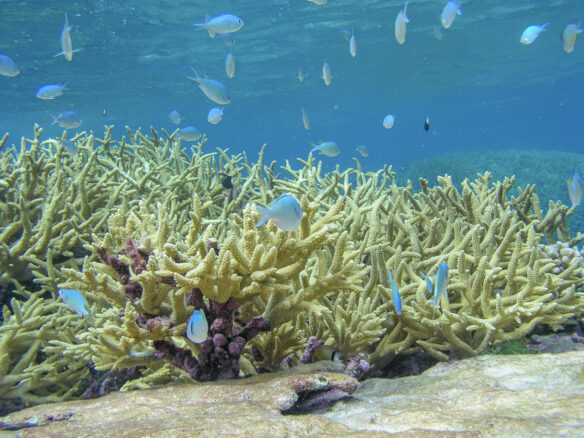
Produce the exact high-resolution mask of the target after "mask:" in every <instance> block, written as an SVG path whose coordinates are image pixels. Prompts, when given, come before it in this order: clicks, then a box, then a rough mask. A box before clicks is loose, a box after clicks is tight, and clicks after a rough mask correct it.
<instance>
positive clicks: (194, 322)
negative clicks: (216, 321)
mask: <svg viewBox="0 0 584 438" xmlns="http://www.w3.org/2000/svg"><path fill="white" fill-rule="evenodd" d="M208 333H209V324H208V323H207V318H206V317H205V312H203V311H202V310H195V311H194V312H193V314H192V315H191V317H190V318H189V322H188V323H187V331H186V333H185V334H186V335H187V338H189V339H190V340H191V341H193V342H194V343H195V344H199V343H201V342H203V341H204V340H205V339H207V334H208Z"/></svg>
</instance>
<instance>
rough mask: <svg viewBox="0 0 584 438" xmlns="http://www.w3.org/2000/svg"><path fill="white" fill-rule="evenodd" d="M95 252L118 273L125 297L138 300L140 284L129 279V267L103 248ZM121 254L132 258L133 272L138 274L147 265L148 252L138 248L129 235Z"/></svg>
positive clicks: (140, 290)
mask: <svg viewBox="0 0 584 438" xmlns="http://www.w3.org/2000/svg"><path fill="white" fill-rule="evenodd" d="M97 254H98V255H99V258H101V260H102V261H103V262H104V263H105V264H106V265H108V266H110V267H111V268H112V269H114V270H115V271H116V272H117V273H118V274H119V276H120V277H119V279H118V281H119V282H120V283H121V284H123V285H124V292H125V293H126V297H127V298H128V299H129V300H130V301H132V302H136V301H137V300H139V299H140V298H141V297H142V285H141V284H140V283H138V282H137V281H130V276H131V273H130V267H129V266H128V265H126V264H125V263H123V262H121V261H120V259H118V257H116V256H113V255H111V254H108V253H107V250H106V249H105V248H98V249H97ZM121 254H122V255H125V256H128V257H129V258H130V259H131V260H132V264H131V267H132V272H134V274H140V273H141V272H143V271H144V270H145V269H146V267H147V266H148V253H147V252H146V251H145V250H143V249H142V248H138V247H137V246H136V245H135V244H134V242H133V241H132V239H131V238H129V237H128V238H127V240H126V248H125V249H123V250H122V251H121Z"/></svg>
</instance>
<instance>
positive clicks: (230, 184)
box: [221, 175, 233, 189]
mask: <svg viewBox="0 0 584 438" xmlns="http://www.w3.org/2000/svg"><path fill="white" fill-rule="evenodd" d="M221 185H222V186H223V187H225V188H226V189H232V188H233V181H232V180H231V176H230V175H226V176H225V178H223V179H222V180H221Z"/></svg>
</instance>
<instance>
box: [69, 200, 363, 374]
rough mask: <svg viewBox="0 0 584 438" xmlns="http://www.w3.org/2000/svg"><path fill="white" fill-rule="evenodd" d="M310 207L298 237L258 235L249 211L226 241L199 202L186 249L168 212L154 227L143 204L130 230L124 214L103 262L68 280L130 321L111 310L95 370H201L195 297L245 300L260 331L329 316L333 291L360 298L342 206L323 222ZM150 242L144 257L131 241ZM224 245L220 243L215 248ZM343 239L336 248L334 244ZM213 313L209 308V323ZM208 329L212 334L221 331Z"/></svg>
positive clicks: (102, 246) (99, 335) (96, 343)
mask: <svg viewBox="0 0 584 438" xmlns="http://www.w3.org/2000/svg"><path fill="white" fill-rule="evenodd" d="M303 204H304V211H305V213H306V214H305V215H304V217H303V219H302V222H301V224H300V227H299V230H298V231H297V232H294V233H288V232H282V231H279V230H277V228H276V227H275V226H274V225H272V224H268V225H266V226H264V227H261V228H258V227H256V226H255V223H256V222H257V221H258V219H259V215H258V213H257V212H256V211H255V209H253V208H252V207H251V206H249V205H248V206H246V208H245V209H244V210H243V212H242V217H241V216H239V215H234V216H233V219H232V220H233V225H232V226H231V227H230V228H229V231H227V232H226V233H224V232H222V231H217V230H221V229H222V226H217V225H216V224H215V221H213V220H208V221H205V220H204V215H205V213H206V212H207V210H208V208H209V203H205V204H204V205H201V202H200V199H199V198H198V196H197V195H195V196H194V198H193V206H192V210H191V213H190V217H191V224H190V227H189V232H188V235H187V236H186V238H185V239H184V241H181V240H179V236H178V235H175V236H171V234H172V233H171V232H170V229H169V223H172V222H173V221H172V220H171V219H169V218H168V214H167V213H166V208H165V206H163V205H162V204H159V205H158V214H157V218H156V219H154V217H153V216H152V215H150V214H149V213H148V210H147V208H146V205H145V204H142V207H141V210H140V211H141V214H140V216H138V215H134V214H130V215H129V216H128V219H127V220H126V221H124V219H123V216H122V215H121V214H117V215H114V216H112V217H111V218H110V221H109V231H110V232H109V233H108V234H107V235H106V236H105V238H104V239H103V241H102V242H101V243H97V244H94V245H92V246H91V250H92V252H93V253H94V254H95V255H96V256H98V257H99V259H100V260H101V261H100V262H97V261H94V262H91V261H90V259H86V262H85V264H84V266H83V270H82V272H78V271H76V270H73V269H66V270H64V273H65V274H66V275H67V276H68V277H69V280H68V281H67V282H66V283H65V284H63V285H61V287H63V288H74V289H78V290H81V291H82V292H85V293H86V294H88V295H93V294H96V295H97V296H96V298H99V297H103V298H105V299H106V300H107V301H108V302H109V303H110V304H111V305H112V306H113V307H114V308H116V309H117V311H116V313H119V314H123V316H121V317H118V320H117V321H116V320H115V316H114V314H115V313H112V312H111V311H109V310H108V311H106V312H107V315H108V316H109V317H112V318H113V319H112V320H110V319H108V321H107V322H106V323H105V325H104V327H102V328H95V329H91V330H90V332H91V333H92V337H91V339H88V344H90V349H91V351H92V353H93V356H92V360H93V362H94V363H95V366H96V367H97V369H108V368H110V367H111V368H115V369H120V368H125V367H131V366H137V365H145V366H160V364H157V363H156V362H157V360H156V358H157V357H158V358H160V357H164V358H165V359H167V358H168V355H169V354H170V353H169V351H171V352H174V353H175V354H180V355H181V357H183V359H181V362H182V363H183V364H184V363H185V361H190V362H193V359H188V357H189V354H188V351H190V354H191V355H192V357H193V358H195V359H196V360H198V361H199V362H200V360H201V354H203V353H204V351H205V350H204V348H205V346H203V347H202V348H199V347H198V346H197V345H195V344H193V343H192V342H190V341H188V340H187V339H186V338H185V337H184V333H185V330H186V325H187V321H188V318H189V316H190V315H191V313H192V311H193V306H192V304H189V302H190V300H189V298H188V297H189V296H190V295H191V294H192V293H193V291H200V292H202V294H203V295H204V296H205V297H206V299H207V300H208V302H209V303H210V304H208V305H206V304H203V302H202V301H201V300H200V299H199V300H198V304H197V305H196V306H195V307H196V308H198V309H200V308H202V307H203V306H205V307H207V306H211V305H213V306H219V305H220V303H225V302H229V300H233V299H235V300H237V305H236V307H239V306H240V305H241V310H240V315H239V317H238V319H240V320H242V321H252V320H253V319H254V317H259V318H260V321H261V324H260V325H258V324H259V323H256V325H255V326H254V327H256V328H257V329H260V330H266V329H269V328H271V327H276V326H279V325H282V324H285V323H287V322H289V321H292V320H294V319H295V318H296V316H297V315H298V314H299V313H300V312H308V313H317V314H321V313H323V312H329V310H328V309H327V308H326V307H325V306H324V305H321V304H319V303H318V301H319V299H320V298H322V297H324V296H325V295H326V294H328V293H330V292H331V291H335V290H347V291H352V292H354V293H358V290H359V289H358V285H359V284H360V283H361V281H362V279H363V277H364V275H365V274H366V270H365V267H364V265H362V264H359V263H357V262H356V261H355V259H356V258H357V252H356V251H355V250H354V249H352V248H351V245H350V244H349V242H348V240H347V236H348V235H347V233H340V232H339V231H338V230H337V229H336V227H335V226H334V223H335V221H337V220H338V217H339V212H340V211H341V210H342V206H343V198H342V197H341V198H339V199H338V200H337V203H336V204H335V206H333V208H331V209H330V210H328V211H325V212H322V213H319V214H317V210H318V205H312V204H308V203H307V202H306V201H303ZM144 232H147V233H148V234H147V235H148V243H147V244H146V246H138V247H137V246H136V245H134V244H133V242H132V239H136V236H140V235H143V233H144ZM221 235H223V236H224V237H223V239H222V240H219V241H217V240H215V239H214V237H215V236H221ZM212 238H213V239H212ZM335 238H338V241H337V242H333V241H334V240H335ZM209 242H214V243H215V245H212V246H210V245H209ZM142 244H143V242H141V243H140V245H142ZM324 248H327V250H328V252H329V254H330V257H329V258H328V259H327V258H325V257H322V258H321V259H319V258H315V257H314V254H313V253H314V252H315V251H318V250H319V249H324ZM309 264H310V266H308V265H309ZM213 303H216V304H213ZM209 312H210V307H207V310H206V312H205V313H206V314H207V317H209ZM104 316H105V314H104ZM226 319H230V318H226ZM210 322H211V332H213V325H214V323H213V321H210ZM246 327H247V326H245V327H244V325H242V324H240V328H237V329H234V330H237V331H241V332H242V333H244V332H245V330H246ZM221 334H222V335H224V336H226V337H227V339H229V337H230V335H226V334H225V333H221ZM215 336H216V335H215ZM236 336H237V335H236ZM238 336H243V335H238ZM252 337H253V336H252ZM249 339H251V337H249V338H247V340H249ZM163 347H164V348H163ZM241 347H243V345H242V346H241ZM233 348H235V347H233ZM161 349H163V350H164V351H161ZM169 349H170V350H169ZM179 349H180V350H179ZM241 350H242V348H239V349H238V352H237V355H236V357H237V359H239V357H240V355H241V353H242V351H241ZM171 360H174V359H172V358H171ZM174 361H175V362H176V360H174ZM193 363H194V362H193ZM192 367H193V365H188V368H189V373H190V374H191V377H194V378H200V376H201V373H200V372H199V371H198V368H197V370H194V371H192V372H191V371H190V370H191V369H192ZM183 369H184V368H183ZM203 375H207V372H204V373H203ZM211 375H212V373H211Z"/></svg>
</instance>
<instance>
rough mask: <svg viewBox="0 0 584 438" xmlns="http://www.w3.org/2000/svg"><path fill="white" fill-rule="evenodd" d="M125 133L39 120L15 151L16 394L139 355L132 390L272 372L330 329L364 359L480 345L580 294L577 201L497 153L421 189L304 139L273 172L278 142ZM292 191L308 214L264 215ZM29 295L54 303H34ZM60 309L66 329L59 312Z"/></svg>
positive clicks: (324, 340) (70, 390)
mask: <svg viewBox="0 0 584 438" xmlns="http://www.w3.org/2000/svg"><path fill="white" fill-rule="evenodd" d="M110 132H111V130H110V129H109V128H108V129H106V135H105V138H104V139H102V140H100V139H97V138H95V137H94V136H93V134H91V135H87V134H80V136H78V137H77V138H76V139H75V142H76V144H77V152H76V153H75V154H72V155H71V154H69V153H68V152H65V151H64V150H63V149H62V145H61V142H59V141H57V140H47V141H41V140H40V130H38V129H37V130H36V131H35V138H34V139H33V140H31V141H26V140H23V142H22V144H21V148H20V152H18V153H17V149H9V150H8V151H7V152H5V153H4V154H3V155H2V157H1V160H2V161H1V165H2V168H1V170H0V207H1V209H0V246H1V247H2V250H0V265H2V266H5V268H4V270H3V271H2V275H3V285H4V286H3V287H5V288H6V289H9V290H10V291H11V292H12V293H14V294H16V295H18V296H19V297H22V298H24V299H25V301H24V304H22V305H21V304H19V303H20V302H19V301H17V300H12V301H11V303H10V307H8V306H6V307H5V308H4V312H3V314H4V318H5V322H4V324H3V325H2V326H0V330H1V331H0V334H2V338H1V340H0V347H1V348H2V350H0V354H1V355H2V356H1V357H2V362H1V364H2V367H3V368H2V370H3V371H4V372H5V374H4V376H5V377H4V380H5V382H6V383H5V384H4V385H3V386H0V396H1V397H5V396H6V394H8V395H9V396H17V397H23V398H26V397H28V398H26V400H30V402H35V401H41V400H42V397H43V396H46V397H47V399H49V400H51V398H50V397H51V396H54V397H55V398H61V399H64V398H69V397H74V396H75V397H76V396H79V393H80V392H82V391H81V390H82V389H83V387H82V386H79V385H77V383H76V382H78V381H79V380H80V379H89V378H90V377H91V370H90V369H89V368H88V367H86V366H85V367H83V366H82V365H81V364H87V363H92V364H93V365H94V367H95V369H96V370H99V371H102V372H106V373H107V372H113V371H119V372H122V371H123V370H125V369H132V370H135V371H137V372H139V373H140V376H139V377H137V378H135V379H133V380H129V381H127V382H126V383H124V384H123V386H122V390H129V389H137V388H146V387H151V386H153V385H159V384H165V383H169V382H173V381H192V380H193V379H194V380H202V381H207V380H215V379H225V378H233V377H237V376H240V375H250V374H256V373H260V372H265V371H277V370H281V369H283V368H286V367H289V366H291V365H294V364H296V363H304V362H307V361H310V360H311V359H313V356H314V353H315V351H316V350H317V349H318V348H319V347H327V348H329V349H332V350H333V351H336V352H338V353H339V357H340V358H342V359H341V360H342V361H344V366H345V369H346V370H347V372H350V373H352V374H353V375H355V376H358V377H359V376H362V375H363V373H364V372H366V371H367V370H368V368H369V365H368V364H371V366H372V367H373V369H381V368H384V367H386V366H387V365H388V364H389V363H391V361H392V360H394V358H395V357H396V355H399V354H401V355H411V354H424V355H425V354H429V355H431V356H432V357H433V358H434V359H437V360H446V359H448V358H449V357H452V356H455V357H465V356H473V355H477V354H479V353H481V352H482V351H483V350H484V349H485V348H487V347H488V346H490V345H493V344H497V343H500V342H504V341H508V340H514V339H521V338H524V337H525V336H526V335H528V334H529V333H530V332H531V331H532V330H533V329H534V328H535V327H537V326H540V325H547V326H550V327H551V328H552V329H557V328H559V327H561V326H562V324H564V323H565V322H566V321H568V320H569V319H570V318H573V317H574V316H576V317H579V316H580V315H581V314H582V313H583V311H584V300H583V294H582V293H581V292H579V291H577V290H576V288H577V286H579V285H581V284H582V282H583V277H584V265H583V264H582V262H581V257H580V254H579V251H578V250H577V248H576V247H575V245H576V244H577V243H579V242H580V241H582V240H584V235H582V234H580V233H578V234H577V235H576V236H574V237H572V236H571V235H570V232H569V229H568V225H567V223H568V218H569V217H570V215H571V214H572V213H573V212H574V208H568V207H567V206H565V205H563V204H562V203H561V202H550V203H548V205H547V210H545V211H544V210H543V209H542V208H541V206H540V203H539V198H538V197H537V195H536V193H535V187H534V186H529V185H528V186H526V187H524V188H518V189H515V188H514V184H515V179H514V178H513V177H511V178H505V179H503V180H501V181H495V182H493V181H492V175H491V174H490V173H488V172H486V173H484V174H479V175H478V178H477V179H476V180H474V181H470V180H468V179H467V180H464V181H463V182H462V185H461V187H462V188H461V189H458V188H457V186H455V184H454V183H453V182H452V179H451V178H450V177H448V176H443V177H439V178H438V183H439V184H438V185H437V186H435V187H430V185H429V183H428V181H427V180H425V179H420V180H419V181H420V185H421V190H420V191H419V192H415V191H414V189H413V186H412V184H411V183H410V182H408V183H407V184H406V185H405V186H398V185H397V184H396V182H395V174H394V172H393V171H392V169H391V167H388V166H386V167H385V168H383V169H380V170H378V171H376V172H364V171H363V170H362V169H361V167H360V164H359V162H358V161H355V165H356V166H355V168H354V169H344V170H341V169H340V168H338V167H337V168H336V169H335V170H334V171H332V172H329V173H324V172H323V170H322V163H321V162H320V161H318V162H317V161H316V160H315V159H314V157H313V156H312V155H309V157H308V159H307V160H299V163H300V168H299V169H294V168H292V166H291V164H290V163H286V164H285V165H284V166H282V167H281V168H280V170H279V171H278V170H276V163H274V162H272V163H270V165H264V163H263V154H264V148H262V149H261V151H260V153H259V157H258V160H257V161H256V162H254V163H251V162H249V161H248V159H247V156H246V155H245V154H239V155H236V156H228V155H227V153H226V151H223V150H220V149H219V150H218V151H217V152H216V153H203V151H202V149H203V145H204V139H203V141H202V142H201V143H200V144H198V145H196V146H194V147H193V148H192V149H191V150H190V151H185V150H182V149H181V144H180V141H179V140H177V139H175V134H174V133H173V134H168V133H166V132H164V131H163V133H164V139H161V138H159V136H158V133H157V132H156V131H154V130H152V136H151V137H148V136H145V135H143V134H142V133H141V132H140V131H137V132H135V133H134V132H132V131H130V130H129V129H128V136H127V138H126V137H124V138H123V139H122V140H121V141H120V142H115V141H113V140H112V139H111V137H110ZM63 138H64V137H63ZM27 144H29V145H30V147H27ZM29 174H30V175H29ZM31 175H32V176H34V178H32V179H33V180H34V181H36V182H35V183H34V184H36V185H32V183H30V182H29V181H30V178H31ZM226 176H230V177H231V184H230V185H229V188H226V187H225V186H224V185H223V184H222V182H223V181H224V180H225V178H226ZM49 185H50V186H49ZM48 186H49V187H52V188H54V189H51V190H47V187H48ZM20 187H29V188H27V189H26V190H22V191H19V188H20ZM51 193H52V194H51ZM283 193H289V194H291V195H292V196H294V197H295V198H297V199H298V200H299V201H300V204H301V207H302V209H303V211H304V214H303V217H302V220H301V222H300V226H299V227H298V229H297V230H296V231H293V232H285V231H281V230H279V229H278V228H277V227H276V226H275V225H273V224H272V223H271V222H268V223H266V224H265V225H263V226H261V227H256V223H257V221H258V220H259V216H260V215H259V213H258V212H257V210H256V209H255V208H254V206H253V205H254V204H257V205H267V204H269V202H271V201H273V200H274V199H277V198H278V197H279V196H280V195H281V194H283ZM512 193H513V194H512ZM30 212H32V213H30ZM558 241H560V242H562V243H559V242H558ZM441 263H448V265H449V267H450V278H449V282H448V284H447V299H443V300H442V301H441V303H439V304H437V305H436V306H434V305H433V304H432V300H431V299H432V296H431V295H432V294H431V292H429V291H428V289H427V284H426V280H425V275H428V278H430V279H432V280H433V279H434V278H435V276H436V272H437V269H438V266H439V265H440V264H441ZM388 269H389V270H391V272H392V274H393V279H394V281H395V283H396V285H397V287H398V289H399V293H400V295H401V301H402V312H401V314H397V313H396V311H395V308H394V304H393V301H392V292H391V286H390V284H389V282H388V273H387V272H388ZM58 288H66V289H75V290H78V291H80V292H81V293H82V294H83V295H84V296H85V298H86V300H87V301H88V302H89V304H90V312H89V313H90V315H89V316H88V317H86V318H85V319H80V318H79V317H78V316H77V315H75V314H72V313H71V312H70V311H68V310H67V308H66V307H65V306H64V305H63V304H61V303H58V302H56V301H55V300H56V298H57V294H56V292H57V289H58ZM37 290H38V292H37ZM35 303H42V305H41V304H35ZM26 306H30V307H31V308H33V307H34V306H38V308H39V309H42V311H41V314H42V315H43V318H45V319H38V318H36V319H35V317H33V315H32V313H30V312H29V313H27V314H26V315H27V316H26V318H24V317H23V316H21V313H22V312H20V310H19V309H20V308H21V307H22V308H25V307H26ZM27 308H28V307H27ZM35 308H36V307H35ZM195 309H196V310H201V311H203V312H204V313H205V316H206V319H207V321H208V322H209V333H208V336H207V338H206V339H205V340H204V341H203V342H202V343H194V342H192V341H191V340H190V339H188V338H187V337H186V336H185V331H186V327H187V323H188V320H189V317H190V315H191V314H192V313H193V311H194V310H195ZM59 312H61V313H59ZM58 315H60V316H58ZM19 318H20V319H19ZM29 319H31V321H30V322H28V323H27V324H24V323H23V324H22V325H21V326H19V324H18V323H17V322H18V321H28V320H29ZM39 321H41V322H42V327H43V329H42V330H39V327H41V326H39V325H38V324H40V322H39ZM57 321H59V322H57ZM35 324H37V325H35ZM58 324H61V325H63V324H68V325H67V327H68V328H67V330H65V331H64V332H63V333H60V332H58V331H57V330H56V329H55V330H54V331H52V329H49V328H50V327H58ZM44 327H49V328H44ZM19 330H20V331H19ZM36 332H38V333H36ZM7 339H12V340H7ZM311 340H312V341H311ZM321 344H322V345H321ZM307 346H308V348H307ZM303 356H304V357H303ZM18 357H20V358H21V359H17V358H18ZM58 358H60V361H59V360H58ZM57 363H58V365H56V364H57ZM43 367H44V368H43ZM37 368H38V369H39V370H40V369H42V370H43V372H47V373H49V374H50V373H51V372H52V373H53V374H52V377H53V378H54V379H55V380H54V381H53V382H54V384H55V385H57V386H56V389H55V392H54V393H52V394H49V392H46V391H45V392H43V391H44V390H40V389H35V386H34V385H30V383H22V382H28V381H34V380H30V379H33V378H34V376H36V375H40V374H34V372H33V371H34V370H36V369H37ZM23 370H25V371H26V372H24V373H23V374H21V372H22V371H23ZM132 375H133V376H135V374H132ZM27 379H29V380H27ZM108 384H109V383H108ZM19 385H20V386H19ZM27 385H28V386H27ZM90 386H91V385H90ZM91 387H96V385H93V386H91ZM16 388H19V389H18V390H17V389H16ZM94 390H95V388H94ZM35 391H36V393H35ZM97 392H99V389H97ZM37 394H39V395H38V396H37ZM35 397H36V398H35ZM39 397H40V398H39Z"/></svg>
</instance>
